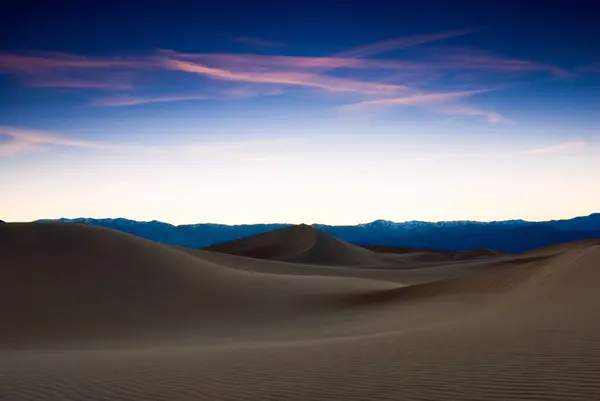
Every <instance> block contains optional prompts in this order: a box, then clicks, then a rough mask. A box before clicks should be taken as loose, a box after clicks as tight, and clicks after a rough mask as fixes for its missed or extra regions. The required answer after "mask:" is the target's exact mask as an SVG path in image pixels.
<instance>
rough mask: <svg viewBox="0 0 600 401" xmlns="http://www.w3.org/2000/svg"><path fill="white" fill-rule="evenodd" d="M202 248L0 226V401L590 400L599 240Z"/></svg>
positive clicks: (595, 384)
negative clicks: (398, 247) (391, 247)
mask: <svg viewBox="0 0 600 401" xmlns="http://www.w3.org/2000/svg"><path fill="white" fill-rule="evenodd" d="M269 234H270V235H269ZM216 248H218V249H215V250H218V251H219V252H224V253H211V252H210V251H189V252H188V251H185V250H178V249H174V248H171V247H167V246H163V245H160V244H156V243H153V242H150V241H146V240H142V239H139V238H136V237H133V236H130V235H127V234H122V233H117V232H114V231H110V230H106V229H101V228H96V227H91V226H85V225H75V224H71V225H69V224H54V223H52V224H50V223H48V224H4V225H2V226H1V227H0V258H1V259H0V262H1V263H0V319H1V320H2V322H8V323H7V324H5V325H3V330H2V333H0V350H1V351H0V399H1V400H73V401H77V400H165V399H174V400H256V399H265V400H267V399H268V400H308V399H311V400H312V399H314V400H338V399H342V400H438V399H440V400H508V399H511V400H513V399H519V400H523V399H530V400H598V399H600V302H599V301H600V299H599V296H598V295H597V294H598V291H597V286H598V283H599V282H600V241H586V242H580V243H572V244H564V245H560V246H553V247H550V248H545V249H540V250H535V251H532V252H530V253H527V254H523V255H494V256H490V257H484V258H480V260H472V259H473V258H467V260H460V258H459V259H458V260H457V259H455V258H450V259H449V261H448V263H447V264H444V263H445V262H443V261H442V260H437V261H436V262H435V264H432V263H433V262H432V261H427V262H426V263H425V262H424V261H423V260H422V257H423V255H421V256H419V257H417V256H415V253H421V254H423V253H425V254H426V253H427V252H426V251H423V252H412V251H411V252H406V253H405V255H411V256H409V258H408V259H406V258H405V259H404V260H402V261H401V263H400V262H397V260H395V259H393V258H391V259H388V258H387V256H385V255H387V254H389V252H385V253H384V257H383V259H380V257H381V254H377V253H376V252H373V251H371V250H366V249H362V248H360V247H355V246H349V244H346V243H344V242H342V241H338V240H336V239H334V238H332V237H330V236H327V235H326V234H323V235H322V233H319V232H316V231H315V230H313V229H311V228H307V227H304V226H301V227H295V228H293V229H288V230H287V231H283V230H282V231H280V232H274V233H268V234H264V235H262V236H257V237H253V238H249V239H246V240H239V241H235V242H233V243H229V244H224V245H222V246H218V247H216ZM232 254H233V255H232ZM398 255H399V256H403V254H398ZM425 256H427V255H425ZM427 257H430V258H433V256H432V255H429V256H427ZM258 258H266V259H270V260H260V259H258ZM352 258H355V259H352ZM351 259H352V260H351ZM433 259H435V258H433ZM292 261H293V262H292ZM342 262H345V263H346V264H343V263H342ZM411 263H414V264H415V265H414V266H416V267H415V268H411V266H413V265H411ZM377 265H379V266H380V267H379V268H373V267H372V266H377ZM424 266H425V267H424ZM456 271H458V273H452V272H456ZM344 273H346V275H344ZM407 282H411V283H416V284H414V285H409V286H407V285H405V284H406V283H407Z"/></svg>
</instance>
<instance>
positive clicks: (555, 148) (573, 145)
mask: <svg viewBox="0 0 600 401" xmlns="http://www.w3.org/2000/svg"><path fill="white" fill-rule="evenodd" d="M585 146H586V142H585V141H569V142H563V143H559V144H556V145H550V146H544V147H539V148H533V149H529V150H526V151H524V152H523V153H525V154H546V153H561V152H567V151H570V150H576V149H581V148H584V147H585Z"/></svg>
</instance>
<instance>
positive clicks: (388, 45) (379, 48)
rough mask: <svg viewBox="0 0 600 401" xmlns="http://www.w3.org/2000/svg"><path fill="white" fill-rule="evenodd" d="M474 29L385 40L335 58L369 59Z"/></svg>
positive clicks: (357, 48)
mask: <svg viewBox="0 0 600 401" xmlns="http://www.w3.org/2000/svg"><path fill="white" fill-rule="evenodd" d="M472 32H473V30H472V29H462V30H457V31H448V32H441V33H434V34H427V35H415V36H409V37H406V38H396V39H390V40H384V41H381V42H376V43H371V44H368V45H364V46H360V47H356V48H354V49H351V50H347V51H344V52H341V53H338V54H336V55H335V56H334V57H338V58H345V57H369V56H375V55H377V54H382V53H387V52H391V51H396V50H401V49H406V48H409V47H413V46H418V45H422V44H425V43H429V42H435V41H439V40H443V39H449V38H454V37H457V36H462V35H466V34H469V33H472Z"/></svg>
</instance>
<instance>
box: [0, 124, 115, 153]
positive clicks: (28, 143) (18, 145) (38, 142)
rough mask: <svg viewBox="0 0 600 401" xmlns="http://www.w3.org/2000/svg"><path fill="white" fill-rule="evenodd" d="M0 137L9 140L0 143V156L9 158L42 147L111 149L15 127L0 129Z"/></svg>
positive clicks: (104, 145)
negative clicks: (5, 137)
mask: <svg viewBox="0 0 600 401" xmlns="http://www.w3.org/2000/svg"><path fill="white" fill-rule="evenodd" d="M0 136H7V137H9V138H10V140H9V141H8V142H2V143H0V155H1V156H11V155H14V154H17V153H20V152H23V151H26V150H31V149H34V148H38V147H40V146H43V145H54V146H65V147H75V148H105V149H106V148H111V147H113V145H109V144H105V143H101V142H94V141H85V140H79V139H71V138H66V137H62V136H57V135H54V134H51V133H47V132H41V131H34V130H29V129H23V128H16V127H0Z"/></svg>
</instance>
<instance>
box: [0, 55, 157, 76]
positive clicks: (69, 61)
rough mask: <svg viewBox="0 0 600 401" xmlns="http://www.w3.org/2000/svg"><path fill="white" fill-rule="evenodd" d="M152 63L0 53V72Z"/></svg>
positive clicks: (115, 66)
mask: <svg viewBox="0 0 600 401" xmlns="http://www.w3.org/2000/svg"><path fill="white" fill-rule="evenodd" d="M151 66H152V63H151V62H150V61H149V60H144V59H128V58H91V57H83V56H76V55H72V54H64V53H37V54H36V55H23V54H10V53H0V72H4V73H24V74H36V73H42V72H47V71H50V70H65V69H107V68H128V69H130V68H148V67H151Z"/></svg>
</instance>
